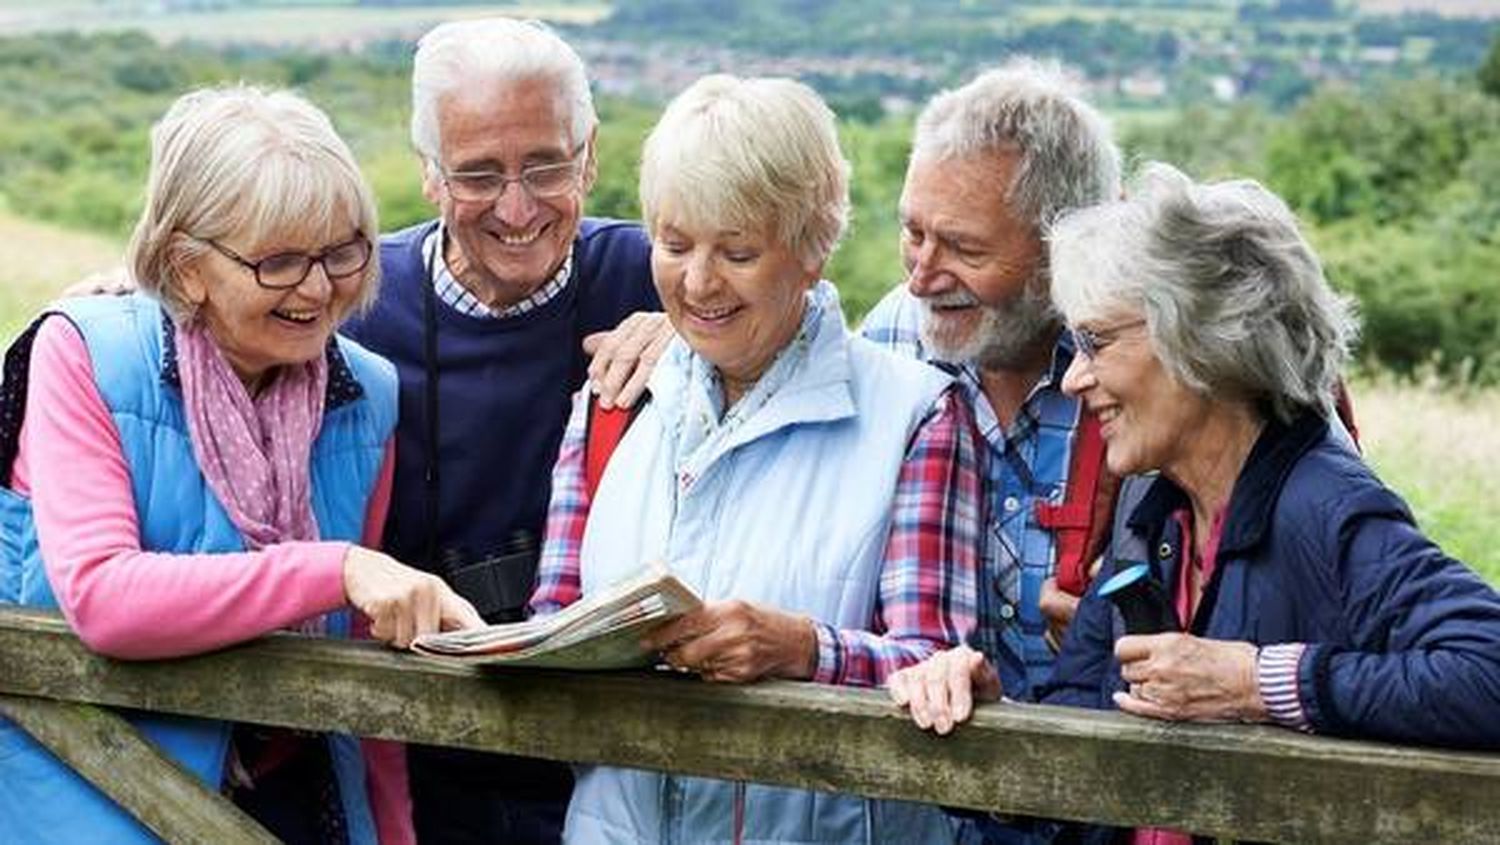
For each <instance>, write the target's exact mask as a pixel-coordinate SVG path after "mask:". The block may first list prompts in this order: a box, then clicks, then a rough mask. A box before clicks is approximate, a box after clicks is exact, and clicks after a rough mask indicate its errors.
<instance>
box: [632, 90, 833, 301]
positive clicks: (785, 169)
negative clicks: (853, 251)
mask: <svg viewBox="0 0 1500 845" xmlns="http://www.w3.org/2000/svg"><path fill="white" fill-rule="evenodd" d="M641 210H642V212H643V214H644V216H645V220H646V227H647V228H648V229H649V230H650V232H651V234H652V236H653V237H655V236H656V233H657V231H658V229H659V228H660V227H661V226H663V225H666V224H670V223H678V224H682V225H689V226H695V227H699V226H701V227H703V228H706V229H714V230H739V231H745V232H763V233H765V234H766V235H768V236H769V237H772V238H774V239H776V241H777V242H779V243H780V244H782V245H783V246H785V247H787V248H788V249H790V250H791V251H792V254H793V255H795V256H797V258H798V260H799V261H801V262H802V264H803V266H804V267H806V268H807V269H809V270H819V271H820V270H821V269H822V267H823V264H824V263H825V262H826V261H827V260H828V256H829V255H831V254H832V253H833V249H834V247H835V246H836V245H837V244H838V241H839V238H840V237H842V236H843V234H844V229H845V227H846V226H847V225H848V220H849V163H848V162H847V161H846V160H845V159H844V155H843V153H842V152H841V151H840V150H839V139H838V131H837V128H836V126H835V122H834V117H833V112H832V111H831V110H829V108H828V106H827V105H825V104H824V103H823V101H822V99H820V98H819V97H818V95H817V94H815V93H813V90H812V89H811V88H809V87H807V86H806V85H803V84H802V83H800V82H794V81H793V80H790V79H768V78H759V79H740V78H737V77H733V76H728V75H724V74H714V75H710V76H705V77H703V78H702V79H699V80H698V81H697V82H694V83H693V84H692V85H690V86H688V88H687V90H685V91H683V92H682V93H681V94H679V95H677V97H676V99H674V100H672V102H671V104H669V105H668V106H667V109H666V111H665V112H664V113H663V114H662V116H661V120H660V121H659V122H658V123H657V124H656V128H655V129H653V130H651V135H650V136H649V137H648V138H647V139H646V146H645V149H644V150H643V152H642V157H641Z"/></svg>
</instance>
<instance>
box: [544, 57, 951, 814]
mask: <svg viewBox="0 0 1500 845" xmlns="http://www.w3.org/2000/svg"><path fill="white" fill-rule="evenodd" d="M847 171H848V166H847V164H846V163H845V161H844V158H843V155H842V153H841V152H840V150H839V146H838V138H837V133H836V130H835V125H834V119H833V115H832V113H831V112H830V111H829V110H828V108H827V107H826V106H825V105H824V104H823V103H822V101H821V100H819V99H818V97H817V95H815V94H814V93H813V92H812V91H811V90H810V89H808V88H807V87H806V86H804V85H801V84H798V83H795V82H792V81H789V80H779V79H737V78H733V77H728V76H710V77H705V78H704V79H701V80H699V81H698V82H697V83H695V84H694V85H692V86H691V87H689V88H688V89H687V90H686V91H684V92H683V93H682V94H681V95H679V96H678V97H677V98H676V99H675V100H673V101H672V103H671V105H669V106H668V107H667V110H666V112H665V113H664V114H663V115H662V118H661V121H660V122H659V123H658V124H657V126H656V128H655V129H654V130H653V131H652V133H651V135H650V137H649V139H648V140H647V142H646V147H645V152H644V157H643V161H642V167H641V204H642V208H643V209H644V212H645V218H646V225H647V227H648V229H649V230H650V233H651V239H652V256H651V259H652V271H653V275H654V278H655V282H656V286H657V290H658V291H659V292H660V294H661V299H662V303H663V305H664V306H665V308H666V312H667V315H668V318H669V319H670V320H671V322H672V325H673V327H674V328H675V329H676V331H677V334H678V339H677V340H675V341H673V343H672V345H671V346H670V347H669V348H668V350H667V352H666V353H665V354H664V356H663V359H662V360H661V362H660V363H659V365H658V366H657V368H656V370H655V372H653V373H652V375H651V379H650V400H649V402H647V404H646V405H645V407H644V408H643V409H642V410H641V411H640V412H639V416H638V417H637V418H636V419H635V422H634V423H633V425H632V426H631V427H630V429H629V430H628V432H627V433H626V434H625V436H624V439H623V440H622V441H621V442H620V444H619V446H618V448H617V449H616V450H615V451H614V453H613V454H612V456H611V457H610V459H609V461H608V464H607V466H606V467H605V469H604V471H603V474H602V476H600V478H599V482H598V487H597V489H596V490H593V491H590V490H589V489H587V487H586V485H585V484H584V482H583V471H582V470H583V457H584V456H583V444H584V428H585V419H586V416H587V407H588V405H587V398H586V396H580V398H579V400H578V402H577V404H576V407H575V412H574V415H573V418H572V421H571V422H570V424H569V427H568V431H567V434H566V435H565V436H564V441H563V446H562V449H561V453H560V455H559V459H558V464H557V469H556V473H555V475H554V484H553V499H552V505H551V510H550V516H549V523H548V530H547V541H546V544H545V547H544V549H543V556H542V566H541V581H540V584H539V587H538V590H537V593H536V595H535V596H534V597H533V600H532V604H533V606H534V607H535V608H536V610H537V611H539V612H549V611H552V610H556V609H557V608H560V607H562V606H564V605H567V604H569V603H570V602H572V601H574V600H576V599H577V598H578V597H579V596H580V595H588V594H590V593H592V592H594V591H597V590H600V589H602V588H604V587H605V586H607V585H609V584H610V583H612V582H615V581H618V580H620V579H623V578H626V577H629V576H630V575H632V574H633V571H634V570H635V569H636V568H637V567H640V566H641V565H643V564H646V563H647V562H652V561H661V562H663V563H664V564H665V566H666V567H667V569H669V570H670V571H671V572H672V573H673V574H675V575H676V576H677V577H678V578H679V579H681V580H683V581H684V582H686V583H688V584H689V585H691V586H692V587H693V588H694V589H696V590H697V591H698V592H699V593H700V594H701V595H702V596H703V597H704V599H705V600H706V603H705V606H704V608H703V609H702V610H700V611H698V612H695V613H692V614H689V615H688V616H686V617H683V618H681V619H679V620H677V621H675V622H674V623H672V624H670V625H669V626H667V627H666V628H664V629H662V630H660V631H658V632H656V633H655V634H654V635H653V637H652V644H653V645H654V646H655V647H656V648H658V649H659V650H660V651H661V652H662V654H663V656H664V659H665V661H666V662H667V663H669V664H671V665H672V666H675V667H677V668H679V669H681V670H683V671H690V672H695V673H697V674H699V675H700V676H701V677H702V678H704V679H706V680H708V681H713V682H727V683H745V682H751V681H755V680H757V679H760V678H792V679H803V680H814V681H819V682H822V683H832V684H846V685H859V686H874V685H878V684H880V683H881V682H882V681H883V680H884V678H885V677H886V675H888V674H889V673H890V672H893V671H895V670H897V669H899V668H901V667H903V666H906V665H908V664H910V663H913V662H915V661H917V660H920V659H922V658H923V657H925V656H927V655H929V654H931V653H932V652H934V651H935V650H937V649H941V648H946V647H948V646H950V645H953V644H955V643H957V642H959V641H960V640H961V638H962V637H963V636H964V635H965V634H966V633H967V632H968V630H969V629H970V628H971V627H972V625H973V617H974V603H975V597H974V594H973V591H974V588H975V567H976V566H977V558H978V548H979V532H980V530H981V529H980V522H979V478H978V474H977V471H976V463H975V462H976V453H975V448H976V447H975V434H974V432H973V423H972V419H971V416H970V413H969V410H968V408H967V406H966V405H965V404H964V403H963V400H962V398H961V395H960V394H959V393H958V392H957V391H956V390H954V389H953V387H952V385H951V384H950V382H949V379H947V378H946V377H944V376H943V375H942V374H941V373H940V372H939V371H937V370H935V369H931V368H928V367H926V366H925V365H923V364H920V363H918V362H912V361H907V360H904V359H900V358H897V357H895V356H893V355H890V354H888V353H886V352H883V351H881V350H879V349H878V348H876V347H875V346H874V345H872V344H870V343H868V342H866V341H863V340H860V339H858V338H854V337H852V336H850V334H849V333H848V331H847V329H846V328H845V325H844V321H843V316H842V314H841V312H840V309H839V301H838V295H837V293H836V292H835V289H834V287H833V285H832V284H830V283H829V282H827V281H820V275H821V271H822V269H823V267H824V265H825V263H826V262H827V260H828V256H829V254H830V253H831V252H832V251H833V248H834V245H835V244H836V243H837V241H838V239H839V236H840V235H841V233H842V232H843V229H844V226H845V222H846V218H847V214H848V182H847V178H848V177H847ZM808 753H809V754H810V755H816V754H817V749H816V748H809V749H808ZM668 795H670V796H673V797H672V798H671V799H670V800H664V796H668ZM565 838H566V839H567V840H568V841H571V842H665V841H681V842H740V841H744V842H800V843H813V842H818V843H822V842H827V843H834V842H841V843H847V842H903V843H905V842H931V841H951V838H952V835H951V832H950V829H949V827H948V823H947V821H946V820H945V819H944V818H943V816H942V814H941V813H939V812H938V811H936V810H935V809H934V808H928V807H918V806H913V805H908V804H900V803H896V802H880V801H866V800H864V799H860V798H856V797H853V796H841V795H827V794H816V793H812V792H807V791H800V790H793V789H784V788H776V787H770V786H762V785H758V784H745V783H727V782H722V781H714V780H707V779H701V778H690V777H679V776H675V775H668V774H663V773H657V772H645V771H631V770H623V769H615V768H606V767H592V768H586V769H583V770H582V771H580V774H579V778H578V785H577V788H576V790H575V792H574V796H573V800H572V803H571V805H570V807H569V810H568V819H567V827H566V831H565Z"/></svg>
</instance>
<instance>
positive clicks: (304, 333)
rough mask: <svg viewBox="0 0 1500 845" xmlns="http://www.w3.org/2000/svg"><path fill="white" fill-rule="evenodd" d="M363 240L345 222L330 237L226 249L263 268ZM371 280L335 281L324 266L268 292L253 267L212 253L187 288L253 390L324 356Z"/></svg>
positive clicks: (184, 283)
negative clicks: (274, 259)
mask: <svg viewBox="0 0 1500 845" xmlns="http://www.w3.org/2000/svg"><path fill="white" fill-rule="evenodd" d="M355 235H356V227H355V225H354V222H353V221H352V220H351V219H350V218H349V217H348V216H347V215H345V216H344V217H343V218H342V220H341V221H338V222H336V223H335V224H334V225H331V226H329V227H327V228H326V229H323V231H316V232H304V233H303V234H300V235H298V234H286V235H281V236H277V237H275V238H272V239H267V240H266V241H265V242H263V243H249V242H247V241H246V239H244V238H243V237H237V236H233V235H231V236H228V237H225V238H220V239H218V242H219V243H220V245H221V246H223V247H224V248H226V249H228V250H230V251H232V252H234V253H235V254H237V255H240V256H242V257H243V258H244V259H245V260H247V261H250V262H256V261H259V260H260V259H262V258H265V257H267V256H270V255H275V254H277V253H284V252H303V253H307V254H310V255H315V254H319V253H322V252H325V251H326V250H327V249H328V248H329V247H331V246H335V245H338V244H342V243H346V242H348V241H349V240H350V239H351V238H353V237H355ZM363 280H364V273H362V272H361V273H355V274H353V275H351V276H347V277H341V278H335V279H330V278H329V277H328V275H327V273H326V271H325V270H324V268H323V266H322V265H321V264H317V265H314V266H313V267H312V269H311V270H309V271H308V274H307V277H306V278H305V279H303V280H302V283H301V284H299V285H297V286H296V287H294V288H289V289H286V290H268V289H266V288H264V287H261V286H260V285H259V284H258V283H257V282H256V281H255V273H254V271H252V270H251V269H250V268H249V267H246V266H245V265H243V264H241V263H239V262H238V261H235V260H234V259H232V258H230V257H229V256H227V255H224V254H223V253H221V252H219V251H218V250H215V249H212V248H205V249H204V250H203V252H202V253H201V254H199V255H198V256H197V257H195V258H193V259H191V260H190V261H189V263H188V265H187V266H185V267H184V268H183V269H182V272H181V280H180V284H181V288H182V293H183V296H184V298H185V299H186V300H187V301H188V302H190V303H192V304H193V305H195V306H196V315H197V318H198V319H200V320H202V321H203V322H204V325H205V326H207V328H208V331H209V333H210V334H211V335H212V336H213V338H214V341H215V342H216V343H217V344H218V346H219V349H220V351H222V352H223V354H224V358H225V359H226V360H227V361H228V362H229V365H230V366H231V367H233V368H234V371H235V373H236V374H237V375H238V376H239V377H240V380H241V381H243V382H244V383H245V385H246V387H248V388H250V389H251V390H252V391H253V390H254V388H255V387H256V386H257V385H258V384H260V383H261V380H262V379H263V378H264V377H265V376H266V375H267V374H268V373H269V372H270V371H271V370H272V369H273V368H275V367H278V366H281V365H285V364H301V363H305V362H307V361H311V360H313V359H314V358H316V357H317V356H319V355H322V354H323V349H324V347H325V346H327V344H328V338H329V337H330V336H331V335H332V334H333V331H334V329H335V328H336V327H337V326H338V325H339V323H340V322H342V321H343V319H344V317H346V316H348V314H349V312H350V311H351V310H352V308H353V307H354V303H355V301H356V300H357V299H358V297H359V294H360V292H361V290H362V283H363Z"/></svg>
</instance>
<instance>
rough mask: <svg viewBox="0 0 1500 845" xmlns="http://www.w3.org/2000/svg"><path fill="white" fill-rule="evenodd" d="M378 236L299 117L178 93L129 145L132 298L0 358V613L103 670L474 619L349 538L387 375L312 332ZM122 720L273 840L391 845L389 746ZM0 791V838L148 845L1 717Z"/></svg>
mask: <svg viewBox="0 0 1500 845" xmlns="http://www.w3.org/2000/svg"><path fill="white" fill-rule="evenodd" d="M375 232H376V219H375V207H374V202H373V198H372V196H371V193H370V191H369V188H368V187H367V186H366V184H365V182H364V180H363V179H362V178H361V176H360V173H359V170H358V168H357V167H356V166H355V163H354V160H353V158H352V156H351V155H350V153H349V150H348V148H347V147H346V146H345V145H344V143H343V141H342V140H340V139H339V137H338V135H337V134H336V133H335V132H334V130H333V127H332V126H331V125H330V123H329V122H328V119H327V117H325V116H324V115H323V114H322V112H320V111H318V110H317V109H316V108H314V107H313V106H312V105H311V104H309V103H307V102H306V101H305V100H302V99H301V98H299V97H297V96H295V95H293V94H290V93H286V92H264V91H260V90H256V89H253V88H245V87H232V88H223V89H213V90H203V91H197V92H194V93H191V94H188V95H186V96H184V97H182V98H181V99H179V100H178V101H177V102H176V103H175V104H174V105H173V106H172V108H171V109H170V110H169V111H168V113H167V114H166V116H165V117H163V118H162V120H161V121H160V122H159V123H158V124H157V126H156V127H155V129H154V131H153V133H152V161H151V175H150V182H149V184H148V188H147V196H146V206H145V209H144V210H143V211H142V214H141V218H140V221H139V223H138V224H137V226H136V230H135V235H134V237H133V239H132V241H131V244H130V249H129V263H130V266H131V269H132V271H133V276H134V281H135V283H136V284H137V285H138V287H139V289H140V293H138V294H136V295H133V296H130V297H92V298H82V299H73V300H65V301H62V302H60V303H58V304H56V305H54V306H52V307H51V308H50V309H49V310H48V311H47V312H46V313H44V314H43V315H42V317H41V318H39V319H38V320H37V321H36V322H35V323H34V324H33V325H32V327H31V328H30V329H28V330H27V331H26V332H25V333H23V335H22V336H21V337H20V338H19V339H18V340H17V341H16V342H15V343H14V344H13V346H12V347H11V349H10V351H9V353H8V354H7V356H6V367H5V382H4V390H3V391H0V403H3V407H0V418H3V420H4V421H5V426H4V428H3V430H0V458H3V460H4V466H3V467H0V470H3V473H4V475H3V477H4V481H5V487H4V488H3V489H0V519H3V520H4V528H5V531H4V535H3V536H4V539H5V544H4V547H3V549H0V600H3V601H6V602H13V603H20V604H26V605H32V606H39V607H56V608H59V609H61V611H62V613H63V614H64V616H66V618H67V619H68V621H69V623H70V624H71V625H72V626H73V628H74V629H75V630H76V631H77V632H78V635H79V636H80V637H81V638H82V639H83V641H84V642H85V644H87V645H88V646H89V647H90V648H92V649H94V650H95V651H98V652H100V653H103V654H107V655H110V656H112V657H118V658H124V659H146V658H162V657H173V656H180V655H188V654H194V653H198V652H203V651H209V650H212V649H216V648H220V647H223V646H226V645H229V644H232V643H236V642H240V641H243V640H246V639H250V638H252V637H257V636H260V635H262V634H265V633H268V632H271V631H274V630H277V629H280V628H287V627H291V628H295V629H298V630H301V631H303V632H306V633H312V634H319V635H332V636H348V635H351V634H352V633H362V629H364V628H366V627H368V633H369V634H370V635H372V636H374V637H376V638H378V639H381V640H385V641H388V642H390V643H392V644H393V645H396V646H404V645H405V644H407V643H408V642H409V641H410V640H411V639H412V637H413V636H415V635H417V634H419V633H423V632H425V631H431V630H436V629H438V628H440V627H454V626H462V625H470V624H479V623H480V620H479V618H478V615H477V614H476V613H474V610H473V608H472V607H470V606H469V605H468V603H467V602H465V601H464V600H463V599H461V598H459V597H458V596H456V595H454V594H453V593H452V592H451V591H450V590H448V588H447V587H446V586H444V585H443V584H442V582H441V581H439V580H438V579H437V578H436V577H434V576H431V575H428V574H424V573H421V572H418V571H416V570H413V569H409V568H407V567H405V566H403V565H401V564H400V563H397V562H396V561H395V560H392V559H391V558H389V557H387V556H385V555H383V554H380V553H378V552H374V551H369V550H367V549H365V548H362V547H360V546H359V545H356V543H358V542H360V541H361V540H362V539H363V541H364V542H365V543H368V544H372V545H373V544H375V543H378V541H379V534H380V530H381V526H382V523H383V522H384V512H385V507H386V503H387V501H388V499H389V496H390V485H391V458H392V445H391V443H392V441H391V433H392V429H393V426H394V425H395V418H396V383H395V382H396V376H395V372H394V370H393V368H392V367H391V366H390V365H389V364H388V363H386V362H385V361H383V360H381V359H379V358H377V357H376V356H374V355H372V354H370V353H369V352H366V351H365V350H363V349H362V348H360V347H359V346H358V345H356V344H353V343H350V342H348V341H346V340H344V339H341V338H339V337H337V336H335V335H334V329H335V328H336V327H337V326H338V324H339V323H340V321H342V320H343V319H344V318H345V317H347V316H348V315H349V314H350V313H351V312H352V311H353V310H354V309H356V308H359V307H361V306H362V305H363V304H365V303H367V302H368V301H369V300H370V298H371V297H372V295H373V293H374V290H375V285H376V280H377V277H378V274H379V271H378V266H377V262H376V260H375V256H374V254H373V249H372V246H373V245H372V243H371V238H372V237H373V236H374V234H375ZM64 468H66V469H64ZM350 606H352V607H353V608H354V609H356V610H358V611H359V612H360V613H359V615H358V616H357V617H355V616H352V615H351V614H350V613H349V612H348V610H347V609H346V608H348V607H350ZM128 718H129V719H130V720H131V721H132V722H134V723H135V724H136V725H137V726H138V727H139V728H141V730H142V731H143V732H144V733H145V734H146V735H147V736H148V737H149V738H151V739H152V740H153V741H155V742H156V743H157V744H159V745H160V746H161V748H162V750H163V751H164V752H165V753H166V754H168V755H169V756H170V757H172V758H173V759H175V760H176V761H177V762H179V763H180V764H181V765H183V766H184V767H185V768H187V769H188V770H190V771H192V772H193V773H194V774H196V775H197V776H198V777H200V778H202V779H204V780H205V781H207V782H208V783H209V784H210V786H211V787H213V788H214V789H220V788H222V789H224V790H225V791H226V792H227V793H228V794H229V795H230V796H231V798H232V799H233V800H235V802H236V803H238V804H240V805H241V806H242V807H243V808H244V809H246V810H247V811H248V812H249V813H250V814H251V815H252V816H253V817H254V818H256V819H257V820H259V821H260V822H261V823H262V824H264V825H265V826H266V827H267V828H268V829H269V830H270V831H271V832H272V833H273V834H275V835H276V836H278V837H279V838H281V839H283V840H286V841H297V842H307V841H335V840H336V841H341V842H342V841H348V842H374V841H376V840H377V838H378V839H379V840H380V841H384V842H402V841H411V840H412V839H413V836H412V831H411V819H410V805H409V800H408V798H407V792H406V781H405V768H404V762H403V758H402V749H401V748H400V747H399V746H394V745H391V744H388V743H374V742H367V743H364V744H363V745H361V743H360V742H359V741H358V740H356V739H355V738H353V737H347V736H342V735H328V736H305V735H299V734H293V733H291V732H286V731H275V730H271V729H261V728H253V727H250V726H243V725H231V724H227V723H224V722H216V721H210V720H203V719H186V718H173V717H155V716H147V715H131V716H129V717H128ZM0 782H3V783H5V789H3V790H0V840H4V841H7V842H36V841H78V842H83V841H92V842H112V843H118V842H147V841H154V839H153V837H152V836H151V834H150V833H149V832H148V831H147V830H146V829H145V828H144V827H142V826H140V825H139V824H138V823H137V822H136V821H134V820H133V819H131V818H130V817H129V816H128V815H126V814H125V813H124V812H123V811H122V810H120V809H119V808H118V807H117V806H115V805H114V804H113V803H111V802H110V800H109V799H108V798H106V797H105V796H104V795H103V794H102V793H100V792H98V791H97V790H95V789H94V788H93V787H92V786H90V785H89V784H88V783H87V782H86V781H84V780H83V779H81V778H80V777H79V776H78V775H77V774H76V773H75V772H73V771H72V770H70V769H69V768H68V767H67V766H66V765H65V764H63V763H61V762H60V761H58V760H57V759H56V758H55V757H53V756H52V755H51V754H49V753H48V752H47V751H46V750H45V749H44V748H42V747H41V746H40V745H38V744H37V743H36V742H34V741H33V740H31V738H30V737H28V736H27V735H26V734H24V733H23V732H21V731H20V730H19V729H18V728H17V727H16V726H14V725H12V724H10V723H8V722H3V721H0Z"/></svg>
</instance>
